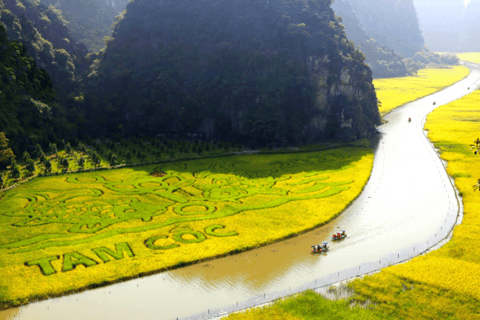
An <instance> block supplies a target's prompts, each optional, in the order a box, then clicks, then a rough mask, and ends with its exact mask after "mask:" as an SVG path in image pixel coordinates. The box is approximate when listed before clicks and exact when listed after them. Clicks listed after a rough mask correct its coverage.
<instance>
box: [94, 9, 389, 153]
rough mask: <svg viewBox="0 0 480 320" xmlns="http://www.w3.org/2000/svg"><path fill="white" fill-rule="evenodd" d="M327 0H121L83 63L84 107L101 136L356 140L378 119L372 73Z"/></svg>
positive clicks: (248, 139) (377, 121) (256, 141)
mask: <svg viewBox="0 0 480 320" xmlns="http://www.w3.org/2000/svg"><path fill="white" fill-rule="evenodd" d="M330 5H331V0H316V1H308V3H307V2H302V1H294V0H292V1H280V0H270V1H268V2H265V1H259V0H254V1H251V0H250V1H245V0H239V1H230V0H213V1H203V0H194V1H191V0H190V1H187V0H175V1H171V0H165V1H158V0H136V1H134V2H130V3H129V4H128V6H127V11H126V13H125V15H124V17H123V19H122V20H121V21H120V22H119V23H118V24H117V25H116V27H115V31H114V33H113V36H112V37H113V39H112V40H111V41H109V42H108V44H107V47H106V49H105V51H104V52H101V53H100V54H99V56H98V59H97V60H96V61H95V62H94V64H93V66H92V70H91V74H90V76H89V83H90V91H89V93H88V95H87V96H88V97H87V96H86V98H85V99H86V100H85V101H86V104H87V105H88V109H87V110H86V114H88V115H89V116H90V117H92V118H95V119H96V121H97V122H100V124H101V125H100V127H101V128H103V130H104V132H109V133H110V134H112V133H113V134H116V133H118V134H120V133H127V132H128V133H132V132H137V133H138V132H143V133H148V134H153V133H161V132H177V133H182V132H204V133H206V134H210V135H216V136H221V137H236V138H237V139H240V138H242V137H243V139H245V140H246V141H254V142H255V143H258V144H262V143H266V142H268V141H290V142H298V141H307V140H309V141H311V140H318V139H322V138H332V137H343V138H345V139H350V138H353V137H359V136H362V135H363V134H365V133H366V132H367V131H368V130H370V129H372V128H373V126H374V125H375V124H377V123H379V121H380V117H379V113H378V107H377V99H376V96H375V92H374V88H373V85H372V76H371V71H370V69H369V68H368V67H367V65H366V64H365V63H364V55H363V54H362V53H361V52H359V51H357V50H356V49H355V48H354V45H353V43H351V42H350V41H348V39H347V38H346V35H345V33H344V32H343V27H342V26H341V25H340V24H339V23H338V21H336V19H335V16H334V13H333V11H332V9H331V8H330ZM119 130H121V131H119Z"/></svg>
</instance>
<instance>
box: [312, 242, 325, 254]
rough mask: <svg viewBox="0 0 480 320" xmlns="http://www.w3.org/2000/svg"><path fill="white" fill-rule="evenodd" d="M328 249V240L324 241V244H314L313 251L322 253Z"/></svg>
mask: <svg viewBox="0 0 480 320" xmlns="http://www.w3.org/2000/svg"><path fill="white" fill-rule="evenodd" d="M328 249H329V247H328V242H323V243H322V244H317V245H314V246H312V253H322V252H326V251H327V250H328Z"/></svg>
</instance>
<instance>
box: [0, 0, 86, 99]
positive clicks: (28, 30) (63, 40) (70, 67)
mask: <svg viewBox="0 0 480 320" xmlns="http://www.w3.org/2000/svg"><path fill="white" fill-rule="evenodd" d="M0 23H2V24H3V25H4V26H5V28H6V30H7V35H8V38H9V39H10V40H11V41H20V42H22V43H23V44H24V46H25V48H26V50H27V53H28V54H29V55H30V56H32V57H33V58H34V59H35V63H36V65H37V66H38V67H39V68H42V69H46V70H47V71H48V73H49V75H50V77H51V78H52V80H53V84H54V88H55V91H56V92H57V93H58V94H59V95H61V96H67V95H69V94H71V93H72V92H73V91H74V90H75V87H76V86H77V83H78V78H79V71H80V70H79V69H81V67H82V59H83V57H84V56H85V55H86V54H87V52H88V50H87V48H86V47H85V46H84V45H82V44H78V43H77V42H76V41H75V40H74V39H73V38H72V36H71V35H70V32H69V31H68V29H67V27H66V24H67V22H66V21H65V20H64V19H63V16H62V15H61V12H59V11H58V10H57V9H56V8H54V7H53V6H49V7H46V6H44V5H42V4H40V3H38V2H34V1H29V0H24V1H20V0H0Z"/></svg>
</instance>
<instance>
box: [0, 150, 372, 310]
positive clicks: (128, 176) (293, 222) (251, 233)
mask: <svg viewBox="0 0 480 320" xmlns="http://www.w3.org/2000/svg"><path fill="white" fill-rule="evenodd" d="M372 163H373V154H372V152H371V150H370V149H367V148H359V147H350V148H339V149H332V150H327V151H322V152H314V153H312V152H306V153H295V154H274V155H246V156H232V157H222V158H212V159H200V160H190V161H180V162H178V161H177V162H170V163H163V164H158V165H150V166H144V167H134V168H124V169H117V170H110V171H99V172H91V173H81V174H78V173H75V174H73V173H72V174H69V175H62V176H58V177H57V176H54V177H43V178H37V179H34V180H32V181H30V182H28V183H26V184H23V185H21V186H19V187H17V188H15V189H12V190H9V191H7V192H6V193H5V194H3V195H2V197H1V200H0V202H1V206H0V233H1V234H2V238H1V239H0V272H1V273H2V274H3V275H6V277H2V278H1V279H0V288H5V289H4V292H2V295H3V296H4V297H5V299H4V301H5V302H4V303H5V305H10V304H15V303H18V302H19V301H25V300H26V299H27V300H28V299H31V298H33V297H45V296H48V295H56V294H60V293H63V292H66V291H70V290H75V289H80V288H85V287H89V286H92V285H94V284H100V283H102V284H106V283H110V282H115V281H119V280H121V279H127V278H130V277H134V276H138V275H139V274H145V273H149V272H152V271H157V270H164V269H166V268H170V267H175V266H181V265H184V264H185V263H193V262H196V261H201V260H204V259H208V258H212V257H215V256H219V255H223V254H227V253H230V252H239V251H243V250H246V249H248V248H252V247H256V246H259V245H263V244H266V243H271V242H273V241H276V240H278V239H281V238H284V237H287V236H291V235H293V234H297V233H299V232H302V231H305V230H308V229H311V228H313V227H315V226H317V225H319V224H322V223H324V222H326V221H329V220H331V219H332V218H334V217H335V216H336V215H338V214H339V213H340V212H341V211H342V210H343V209H344V208H345V207H346V206H347V205H348V204H349V203H350V202H351V201H352V200H353V199H354V198H355V197H356V196H357V195H358V194H359V193H360V192H361V190H362V188H363V186H364V184H365V183H366V181H367V180H368V177H369V174H370V170H371V167H372ZM319 208H322V209H321V210H319ZM253 221H255V223H253V224H252V222H253ZM265 229H268V230H271V231H270V232H268V233H265V232H264V230H265ZM192 246H195V250H192V249H191V248H192ZM114 247H115V248H116V249H112V248H114ZM98 248H103V249H101V250H100V249H98ZM108 250H110V251H108ZM112 250H113V251H114V252H113V253H112ZM129 250H130V251H131V252H130V251H129ZM122 252H123V254H122ZM106 253H108V254H109V256H111V257H113V258H108V259H106V257H105V254H106ZM113 259H114V260H113ZM106 260H108V263H106ZM6 279H8V282H7V281H6ZM4 280H5V281H4ZM25 281H28V285H27V284H26V283H25Z"/></svg>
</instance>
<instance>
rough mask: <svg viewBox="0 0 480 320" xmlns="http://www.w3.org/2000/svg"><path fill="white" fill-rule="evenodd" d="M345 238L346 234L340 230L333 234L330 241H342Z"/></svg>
mask: <svg viewBox="0 0 480 320" xmlns="http://www.w3.org/2000/svg"><path fill="white" fill-rule="evenodd" d="M346 237H347V234H346V233H345V230H342V231H340V232H337V233H334V234H333V235H332V241H335V240H341V239H344V238H346Z"/></svg>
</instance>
